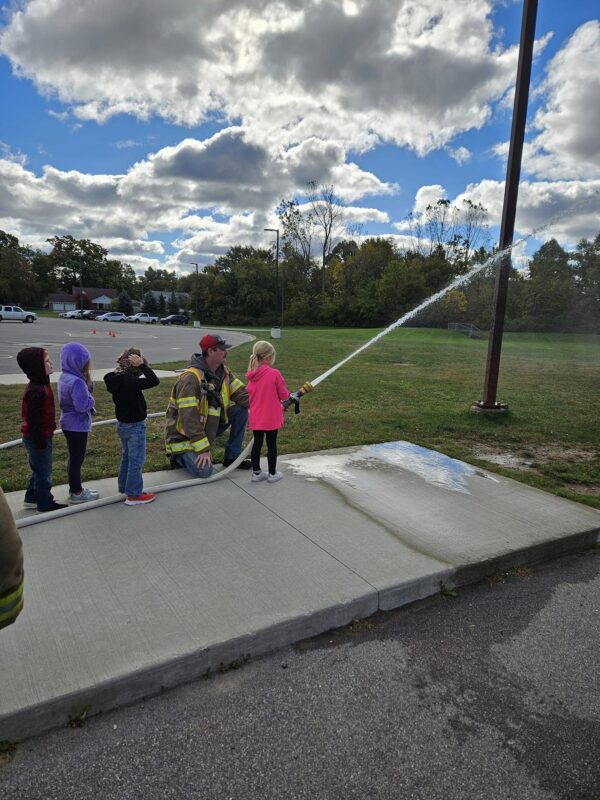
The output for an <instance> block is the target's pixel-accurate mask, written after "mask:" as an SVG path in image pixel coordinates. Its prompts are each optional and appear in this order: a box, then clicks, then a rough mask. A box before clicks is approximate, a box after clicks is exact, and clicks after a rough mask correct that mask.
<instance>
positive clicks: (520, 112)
mask: <svg viewBox="0 0 600 800" xmlns="http://www.w3.org/2000/svg"><path fill="white" fill-rule="evenodd" d="M537 5H538V3H537V0H524V4H523V19H522V22H521V43H520V46H519V65H518V68H517V83H516V86H515V102H514V106H513V120H512V130H511V134H510V148H509V151H508V164H507V167H506V183H505V186H504V205H503V208H502V223H501V226H500V243H499V248H500V250H505V249H506V248H507V247H510V245H511V244H512V241H513V234H514V230H515V216H516V212H517V196H518V193H519V178H520V176H521V157H522V154H523V140H524V138H525V122H526V119H527V102H528V99H529V82H530V78H531V61H532V58H533V44H534V38H535V19H536V15H537ZM510 266H511V256H510V253H506V255H505V256H503V257H502V258H501V260H500V263H499V264H498V268H497V272H496V285H495V288H494V303H493V312H492V325H491V329H490V338H489V342H488V355H487V363H486V369H485V380H484V387H483V400H479V401H477V402H476V403H474V405H473V408H474V409H475V410H478V411H505V410H506V408H507V406H506V404H503V403H497V402H496V391H497V388H498V372H499V369H500V352H501V350H502V334H503V333H504V317H505V313H506V296H507V293H508V278H509V275H510Z"/></svg>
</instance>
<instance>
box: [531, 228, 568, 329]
mask: <svg viewBox="0 0 600 800" xmlns="http://www.w3.org/2000/svg"><path fill="white" fill-rule="evenodd" d="M569 260H570V259H569V254H568V253H567V252H566V251H565V250H564V249H563V248H562V247H561V246H560V245H559V243H558V242H557V241H556V239H550V240H549V241H547V242H545V243H544V244H543V245H542V246H541V247H540V249H539V250H538V251H537V253H535V254H534V256H533V258H532V259H531V261H530V262H529V281H528V284H527V297H526V310H527V312H528V314H529V316H530V318H531V319H532V321H533V323H534V329H537V330H542V331H558V330H566V329H568V328H569V327H570V325H568V321H569V320H570V318H572V316H573V315H572V305H573V301H574V299H575V296H576V284H575V272H574V270H573V269H572V267H571V265H570V263H569Z"/></svg>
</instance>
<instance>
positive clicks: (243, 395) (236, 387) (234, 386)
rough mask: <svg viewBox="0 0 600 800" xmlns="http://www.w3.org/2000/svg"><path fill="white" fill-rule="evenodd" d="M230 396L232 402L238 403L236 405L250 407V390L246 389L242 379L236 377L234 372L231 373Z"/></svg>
mask: <svg viewBox="0 0 600 800" xmlns="http://www.w3.org/2000/svg"><path fill="white" fill-rule="evenodd" d="M229 396H230V398H231V400H232V402H233V403H235V404H236V406H242V408H248V406H249V405H250V398H249V396H248V390H247V389H246V387H245V385H244V384H243V383H242V381H241V380H240V379H239V378H236V376H235V375H234V374H233V372H230V373H229Z"/></svg>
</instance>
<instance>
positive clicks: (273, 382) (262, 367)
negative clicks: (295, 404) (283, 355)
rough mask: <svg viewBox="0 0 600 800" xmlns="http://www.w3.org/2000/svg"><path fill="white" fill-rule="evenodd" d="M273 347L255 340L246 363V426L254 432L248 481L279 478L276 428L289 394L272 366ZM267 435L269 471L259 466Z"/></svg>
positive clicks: (268, 343) (279, 424) (281, 377)
mask: <svg viewBox="0 0 600 800" xmlns="http://www.w3.org/2000/svg"><path fill="white" fill-rule="evenodd" d="M275 356H276V353H275V348H274V347H273V345H272V344H270V342H263V341H259V342H255V344H254V347H253V348H252V355H251V356H250V363H249V364H248V372H247V373H246V377H247V378H248V385H247V386H246V389H247V390H248V394H249V395H250V414H249V420H250V421H249V427H250V430H251V431H253V432H254V444H253V445H252V453H251V456H252V470H253V473H252V480H253V481H264V480H267V481H268V482H269V483H275V482H276V481H280V480H281V479H282V478H283V475H282V474H281V472H277V431H278V430H279V428H283V408H282V407H281V401H282V400H286V399H287V398H288V397H289V396H290V393H289V392H288V390H287V389H286V386H285V381H284V380H283V376H282V374H281V372H279V370H276V369H273V364H274V362H275ZM265 436H266V438H267V463H268V465H269V474H268V475H267V473H266V472H263V471H262V470H261V468H260V451H261V449H262V444H263V438H264V437H265Z"/></svg>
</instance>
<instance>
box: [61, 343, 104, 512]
mask: <svg viewBox="0 0 600 800" xmlns="http://www.w3.org/2000/svg"><path fill="white" fill-rule="evenodd" d="M60 368H61V376H60V378H59V379H58V400H59V403H60V410H61V415H60V427H61V428H62V431H63V433H64V435H65V439H66V440H67V449H68V451H69V458H68V461H67V474H68V476H69V492H70V494H69V503H71V504H77V503H87V502H88V501H89V500H97V499H98V492H97V491H96V490H95V489H84V488H83V486H82V485H81V467H82V466H83V460H84V458H85V451H86V448H87V440H88V434H89V432H90V431H91V430H92V415H93V414H95V413H96V408H95V406H94V384H93V383H92V378H91V375H90V354H89V351H88V350H86V348H85V347H84V346H83V345H82V344H79V342H69V344H66V345H65V346H64V347H63V348H62V350H61V351H60Z"/></svg>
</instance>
